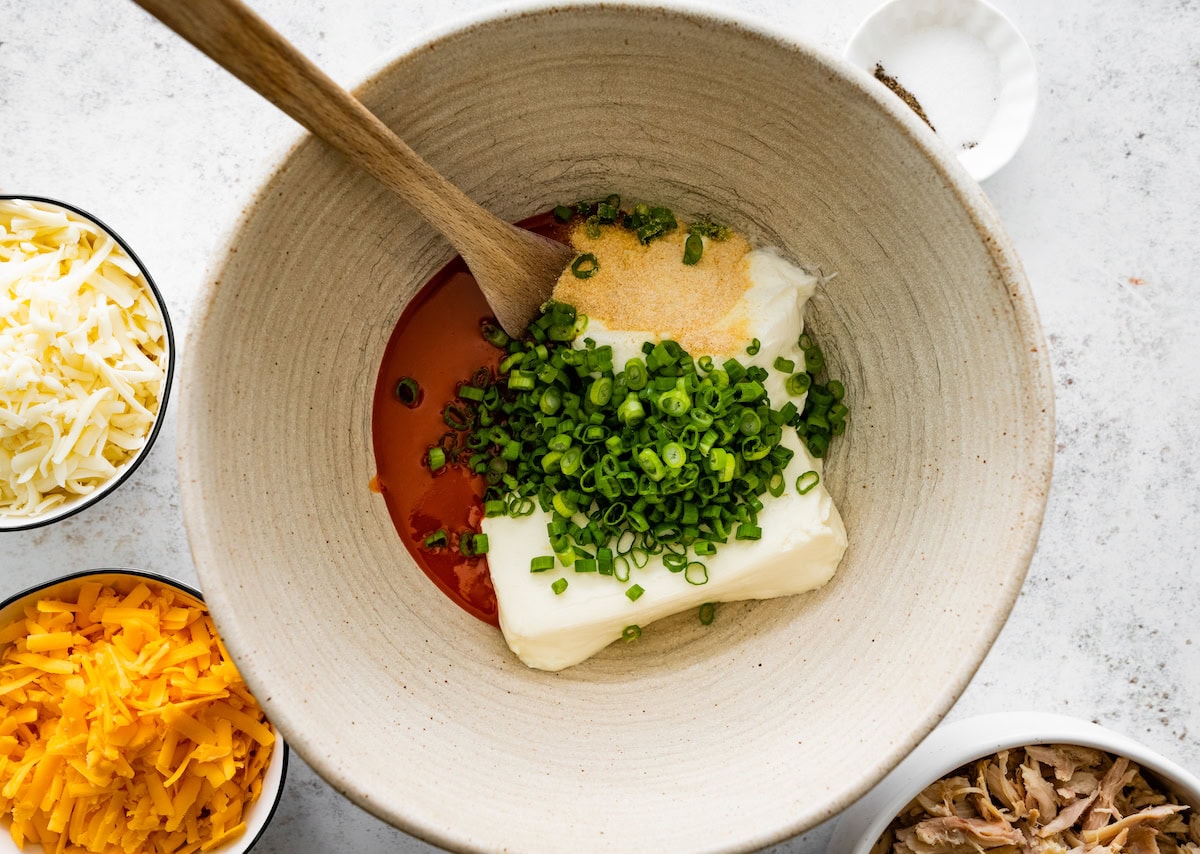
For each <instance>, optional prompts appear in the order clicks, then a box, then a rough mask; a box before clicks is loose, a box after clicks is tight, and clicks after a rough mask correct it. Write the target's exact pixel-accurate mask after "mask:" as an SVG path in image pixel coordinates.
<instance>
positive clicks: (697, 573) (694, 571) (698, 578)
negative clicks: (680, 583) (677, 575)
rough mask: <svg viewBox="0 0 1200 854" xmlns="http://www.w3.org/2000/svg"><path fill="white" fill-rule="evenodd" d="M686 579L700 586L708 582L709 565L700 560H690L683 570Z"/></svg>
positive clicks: (689, 582)
mask: <svg viewBox="0 0 1200 854" xmlns="http://www.w3.org/2000/svg"><path fill="white" fill-rule="evenodd" d="M683 577H684V580H686V581H687V583H688V584H692V585H695V586H697V587H698V586H700V585H701V584H707V583H708V567H707V566H705V565H704V564H703V563H701V562H700V561H698V560H693V561H689V562H688V565H687V566H686V567H684V570H683Z"/></svg>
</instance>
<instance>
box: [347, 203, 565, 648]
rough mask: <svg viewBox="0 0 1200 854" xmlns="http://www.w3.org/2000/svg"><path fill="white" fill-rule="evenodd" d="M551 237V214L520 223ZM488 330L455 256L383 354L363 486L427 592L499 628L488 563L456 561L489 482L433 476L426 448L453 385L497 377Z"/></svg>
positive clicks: (497, 356) (449, 468) (449, 472)
mask: <svg viewBox="0 0 1200 854" xmlns="http://www.w3.org/2000/svg"><path fill="white" fill-rule="evenodd" d="M521 225H523V226H524V227H525V228H529V229H531V230H533V231H537V232H539V233H541V234H546V235H548V236H551V237H556V238H561V237H565V234H564V233H560V232H558V230H557V223H555V221H554V220H553V218H552V217H551V215H550V214H544V215H541V216H537V217H533V218H531V219H529V220H526V221H524V222H522V223H521ZM485 321H490V322H492V323H495V318H494V316H493V315H492V311H491V309H490V308H489V307H488V304H487V301H486V300H484V298H483V294H482V293H481V292H480V290H479V286H478V285H477V284H476V283H475V279H474V277H473V276H472V275H471V273H470V271H469V270H468V269H467V265H466V264H465V263H464V262H463V260H462V258H457V257H456V258H455V259H454V260H452V261H451V262H450V263H449V264H447V265H446V266H445V267H443V268H442V269H441V270H439V271H438V272H437V273H436V274H435V275H434V276H433V278H431V279H430V280H429V282H428V283H426V285H425V286H424V287H423V288H422V289H421V290H420V291H419V292H418V293H417V295H416V296H415V297H414V298H413V300H412V301H411V302H410V303H409V304H408V306H407V307H406V308H405V309H404V313H403V314H402V315H401V316H400V320H399V322H397V324H396V328H395V329H394V330H393V332H392V337H391V339H390V340H389V341H388V345H387V349H386V350H385V351H384V355H383V362H382V364H381V366H380V369H379V378H378V380H377V381H376V384H375V401H374V409H373V413H372V421H371V433H372V437H373V439H374V446H375V465H376V467H377V471H376V475H375V477H373V478H372V479H371V484H370V488H371V489H372V490H373V491H377V492H379V493H381V494H382V495H383V498H384V501H385V502H386V504H387V508H388V513H389V514H390V515H391V517H392V523H393V524H394V525H395V526H396V531H397V532H398V533H399V534H400V539H401V541H402V542H403V543H404V546H405V547H406V548H407V549H408V551H409V554H411V555H412V557H413V559H414V560H415V561H416V563H417V565H418V566H419V567H421V569H422V570H423V571H424V572H425V574H426V575H427V576H428V577H429V579H430V580H431V581H433V583H434V584H436V585H437V586H438V588H439V589H440V590H441V591H442V592H443V593H445V594H446V595H447V596H449V597H450V599H451V600H452V601H453V602H455V603H456V604H458V605H459V606H460V607H462V608H463V609H465V610H466V611H467V612H468V613H470V614H472V615H474V616H475V617H478V618H479V619H481V620H483V621H484V622H488V623H491V624H492V625H498V624H499V620H498V616H497V610H496V593H495V591H494V590H493V588H492V579H491V576H490V575H489V574H488V566H487V559H486V558H485V557H482V556H473V557H467V556H464V555H463V554H462V552H461V550H460V549H459V547H458V543H459V535H460V534H462V533H463V532H465V531H470V532H471V533H478V532H479V522H480V520H481V519H482V518H483V495H484V492H485V491H486V489H487V484H486V482H485V481H484V479H483V477H482V476H481V475H477V474H474V473H472V472H471V471H470V470H469V469H468V468H467V467H466V465H465V463H450V462H448V463H447V464H446V465H445V466H443V467H442V468H441V469H439V470H438V471H437V472H431V471H430V469H429V465H428V453H429V449H430V448H431V447H433V446H434V445H437V444H439V442H440V441H441V440H442V437H443V436H445V435H446V433H447V432H449V431H450V427H449V426H447V424H446V422H445V419H444V417H443V411H444V409H445V407H446V404H447V403H450V402H451V401H453V400H455V398H456V397H457V395H458V387H459V385H460V384H461V383H464V382H470V380H471V377H472V375H473V374H475V373H476V372H477V371H478V370H479V369H480V368H481V367H486V368H488V369H489V370H491V372H492V374H493V375H495V373H496V369H497V368H498V366H499V364H500V360H501V359H502V358H503V357H504V355H505V351H503V350H500V349H497V348H496V347H494V346H492V345H491V344H489V343H488V342H487V341H485V340H484V339H483V337H482V335H481V334H480V327H481V325H482V324H483V323H484V322H485ZM405 377H411V378H412V379H414V380H416V382H417V384H418V386H419V387H420V392H419V395H418V397H417V401H416V404H415V405H408V404H407V403H406V402H403V401H401V399H400V398H399V397H398V396H397V394H396V386H397V384H398V383H399V382H400V380H402V379H403V378H405ZM439 529H442V530H445V531H446V534H447V537H448V542H447V544H446V545H444V546H441V547H439V548H432V549H431V548H426V546H425V539H426V538H427V537H428V536H430V535H431V534H433V533H434V532H435V531H437V530H439Z"/></svg>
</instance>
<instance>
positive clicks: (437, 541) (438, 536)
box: [425, 528, 449, 549]
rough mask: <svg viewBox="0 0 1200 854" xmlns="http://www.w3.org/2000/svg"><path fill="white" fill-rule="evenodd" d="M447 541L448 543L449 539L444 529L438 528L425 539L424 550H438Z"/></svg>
mask: <svg viewBox="0 0 1200 854" xmlns="http://www.w3.org/2000/svg"><path fill="white" fill-rule="evenodd" d="M448 541H449V538H448V537H447V536H446V529H445V528H438V529H437V530H436V531H434V532H433V533H432V534H430V535H429V536H428V537H426V538H425V548H427V549H440V548H441V547H442V546H444V545H446V543H447V542H448Z"/></svg>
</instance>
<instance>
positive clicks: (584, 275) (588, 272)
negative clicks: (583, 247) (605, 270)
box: [571, 252, 600, 279]
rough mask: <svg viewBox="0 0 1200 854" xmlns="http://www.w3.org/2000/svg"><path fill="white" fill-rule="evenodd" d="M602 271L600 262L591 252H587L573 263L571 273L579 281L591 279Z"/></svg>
mask: <svg viewBox="0 0 1200 854" xmlns="http://www.w3.org/2000/svg"><path fill="white" fill-rule="evenodd" d="M599 269H600V262H599V261H597V260H596V256H595V255H593V254H592V253H591V252H585V253H583V254H582V255H580V256H579V257H578V258H576V259H575V260H574V261H572V262H571V272H572V273H573V274H574V275H575V278H577V279H590V278H591V277H592V276H594V275H596V271H597V270H599Z"/></svg>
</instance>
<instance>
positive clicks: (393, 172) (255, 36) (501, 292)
mask: <svg viewBox="0 0 1200 854" xmlns="http://www.w3.org/2000/svg"><path fill="white" fill-rule="evenodd" d="M134 2H135V3H137V4H138V5H139V6H141V7H142V8H143V9H145V10H146V11H148V12H149V13H150V14H152V15H154V17H156V18H158V19H159V20H160V21H162V22H163V23H164V24H166V25H167V26H168V27H170V28H171V29H172V30H174V31H175V32H176V33H178V34H179V35H181V36H183V37H184V38H185V39H187V40H188V41H189V42H191V43H192V44H193V45H195V46H196V47H197V48H199V49H200V50H201V51H202V52H203V53H205V54H207V55H208V56H209V57H210V58H211V59H213V60H215V61H216V62H217V63H218V64H219V65H221V66H222V67H223V68H225V70H227V71H229V72H230V73H232V74H233V75H234V76H236V77H237V78H238V79H239V80H241V81H242V82H243V83H245V84H246V85H247V86H249V87H250V88H251V89H253V90H254V91H256V92H258V94H260V95H262V96H263V97H264V98H266V99H267V100H268V101H270V102H271V103H273V104H274V105H275V106H277V107H279V108H280V109H281V110H283V111H284V112H285V113H287V114H288V115H289V116H291V117H292V118H293V119H295V120H296V121H298V122H299V123H300V124H302V125H304V126H305V127H306V128H308V129H309V130H310V131H312V132H313V133H314V134H316V135H317V136H319V137H320V138H321V139H323V140H325V142H327V143H329V144H330V145H331V146H333V147H334V148H336V149H337V150H338V151H340V152H341V153H342V154H344V155H345V156H346V157H347V158H349V160H350V162H351V163H353V164H355V165H356V166H359V167H360V168H362V169H364V170H366V171H367V172H369V173H370V174H371V175H373V176H375V178H377V179H378V180H379V181H380V182H381V183H382V184H383V185H384V186H385V187H387V188H388V189H390V190H391V191H392V192H394V193H395V194H396V195H397V196H399V197H400V198H402V199H403V200H404V201H406V202H408V203H409V204H410V205H412V207H413V208H414V209H415V210H416V211H417V212H418V213H420V214H421V215H422V216H424V217H425V219H426V220H428V221H429V223H430V224H431V225H433V226H434V228H436V229H437V230H438V231H440V232H441V233H442V234H443V235H444V236H445V237H446V239H447V240H449V241H450V243H451V245H453V246H454V248H455V249H457V250H458V253H459V254H460V255H462V257H463V260H465V261H466V262H467V266H468V267H470V269H471V273H472V274H473V275H474V276H475V280H476V281H477V282H478V283H479V288H480V290H482V291H483V295H484V297H485V298H486V299H487V301H488V305H490V306H491V307H492V310H493V311H494V312H495V313H496V319H497V320H498V321H499V322H500V325H501V326H503V327H504V329H505V331H506V332H508V333H509V334H511V335H518V334H520V333H521V332H522V331H523V330H524V329H525V327H526V325H528V323H529V321H530V320H532V319H533V318H534V317H535V316H537V314H538V309H539V308H540V307H541V305H542V303H544V302H545V301H546V300H547V299H549V297H550V291H551V289H552V288H553V287H554V283H555V281H557V279H558V276H559V274H560V273H561V272H562V271H563V269H564V268H565V267H566V266H567V264H568V263H569V262H570V261H571V258H572V257H573V255H574V253H573V251H572V250H571V249H570V248H569V247H567V246H564V245H563V244H561V243H558V242H556V241H553V240H550V239H548V238H546V237H542V236H541V235H539V234H534V233H533V232H531V231H526V230H525V229H522V228H518V227H517V226H515V225H512V224H510V223H507V222H505V221H504V220H502V219H500V218H499V217H497V216H495V215H494V214H491V213H489V212H488V211H486V210H484V209H483V208H482V207H480V206H479V205H477V204H476V203H475V202H473V201H471V200H470V199H469V198H467V196H466V194H464V193H463V191H462V190H460V189H459V188H458V187H456V186H455V185H454V184H452V183H450V181H448V180H447V179H446V178H445V177H444V176H443V175H442V174H441V173H439V172H438V171H437V170H436V169H434V168H433V167H432V166H430V165H429V164H428V163H426V162H425V161H424V160H422V159H421V157H420V155H418V154H417V153H416V152H415V151H413V150H412V149H411V148H409V147H408V146H407V145H406V144H405V143H404V141H403V140H401V139H400V138H399V137H398V136H396V134H394V133H392V131H391V130H389V129H388V128H387V127H386V126H385V125H384V124H383V122H381V121H380V120H379V119H377V118H376V117H375V116H374V115H373V114H372V113H371V112H370V111H369V110H368V109H367V108H366V107H364V106H363V105H362V104H360V103H359V102H358V100H357V99H356V98H355V97H354V96H353V95H351V94H350V93H349V92H347V91H346V90H345V89H343V88H341V87H340V86H338V85H337V84H336V83H334V82H333V80H331V79H330V78H329V77H327V76H326V75H325V74H324V73H323V72H322V71H321V70H320V69H319V68H317V67H316V66H315V65H314V64H313V63H312V62H310V61H309V60H308V59H307V57H305V56H304V55H303V54H301V53H300V51H298V50H297V49H296V48H295V46H293V45H292V44H291V43H290V42H288V41H287V40H286V39H285V38H283V36H281V35H280V34H279V33H277V32H276V31H275V30H274V29H272V28H271V27H270V25H268V24H267V23H266V21H264V20H263V19H262V18H260V17H258V15H256V14H255V13H254V12H253V11H251V10H250V9H249V8H247V7H246V6H245V4H243V3H242V2H241V0H134Z"/></svg>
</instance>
